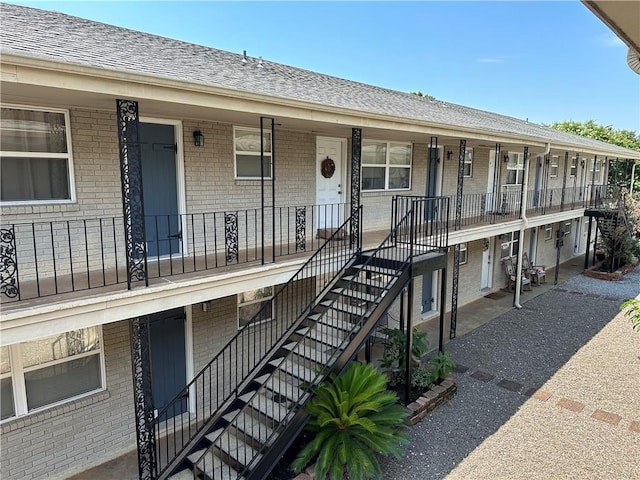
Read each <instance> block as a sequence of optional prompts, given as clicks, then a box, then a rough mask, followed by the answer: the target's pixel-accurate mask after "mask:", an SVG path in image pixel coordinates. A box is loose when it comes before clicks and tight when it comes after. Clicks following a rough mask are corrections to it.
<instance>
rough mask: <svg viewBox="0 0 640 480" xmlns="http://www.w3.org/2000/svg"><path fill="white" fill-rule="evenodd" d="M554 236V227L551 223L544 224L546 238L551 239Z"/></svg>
mask: <svg viewBox="0 0 640 480" xmlns="http://www.w3.org/2000/svg"><path fill="white" fill-rule="evenodd" d="M552 238H553V228H552V226H551V224H550V223H548V224H546V225H545V226H544V239H545V240H551V239H552Z"/></svg>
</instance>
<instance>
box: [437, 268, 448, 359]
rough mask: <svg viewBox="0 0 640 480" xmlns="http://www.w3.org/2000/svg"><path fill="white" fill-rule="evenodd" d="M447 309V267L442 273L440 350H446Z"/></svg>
mask: <svg viewBox="0 0 640 480" xmlns="http://www.w3.org/2000/svg"><path fill="white" fill-rule="evenodd" d="M446 309H447V269H446V268H443V269H442V274H441V275H440V338H439V339H438V351H440V352H444V313H445V311H446Z"/></svg>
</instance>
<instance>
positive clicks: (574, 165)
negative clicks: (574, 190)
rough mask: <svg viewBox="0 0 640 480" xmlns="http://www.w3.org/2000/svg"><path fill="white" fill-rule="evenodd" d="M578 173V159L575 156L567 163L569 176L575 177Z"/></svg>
mask: <svg viewBox="0 0 640 480" xmlns="http://www.w3.org/2000/svg"><path fill="white" fill-rule="evenodd" d="M577 173H578V159H577V157H573V158H572V159H571V164H570V165H569V176H570V177H575V176H576V175H577Z"/></svg>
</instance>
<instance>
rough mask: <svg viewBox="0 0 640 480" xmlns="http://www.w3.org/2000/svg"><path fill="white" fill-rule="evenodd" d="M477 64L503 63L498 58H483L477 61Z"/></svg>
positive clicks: (502, 60)
mask: <svg viewBox="0 0 640 480" xmlns="http://www.w3.org/2000/svg"><path fill="white" fill-rule="evenodd" d="M478 62H479V63H503V62H504V59H502V58H499V57H483V58H479V59H478Z"/></svg>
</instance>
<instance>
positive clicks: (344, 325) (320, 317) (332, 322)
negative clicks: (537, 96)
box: [307, 310, 354, 332]
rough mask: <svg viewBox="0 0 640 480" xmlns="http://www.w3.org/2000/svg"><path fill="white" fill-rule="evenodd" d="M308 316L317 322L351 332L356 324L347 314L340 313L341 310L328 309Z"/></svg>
mask: <svg viewBox="0 0 640 480" xmlns="http://www.w3.org/2000/svg"><path fill="white" fill-rule="evenodd" d="M340 317H341V318H340ZM307 318H308V319H309V320H313V321H314V322H315V323H317V324H320V325H326V326H328V327H332V328H334V329H336V330H340V331H342V332H350V331H351V330H352V329H353V326H354V324H353V323H351V322H350V321H349V320H350V319H349V317H346V318H345V315H340V314H339V312H337V311H335V310H327V311H326V312H324V313H314V314H312V315H309V316H308V317H307Z"/></svg>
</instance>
